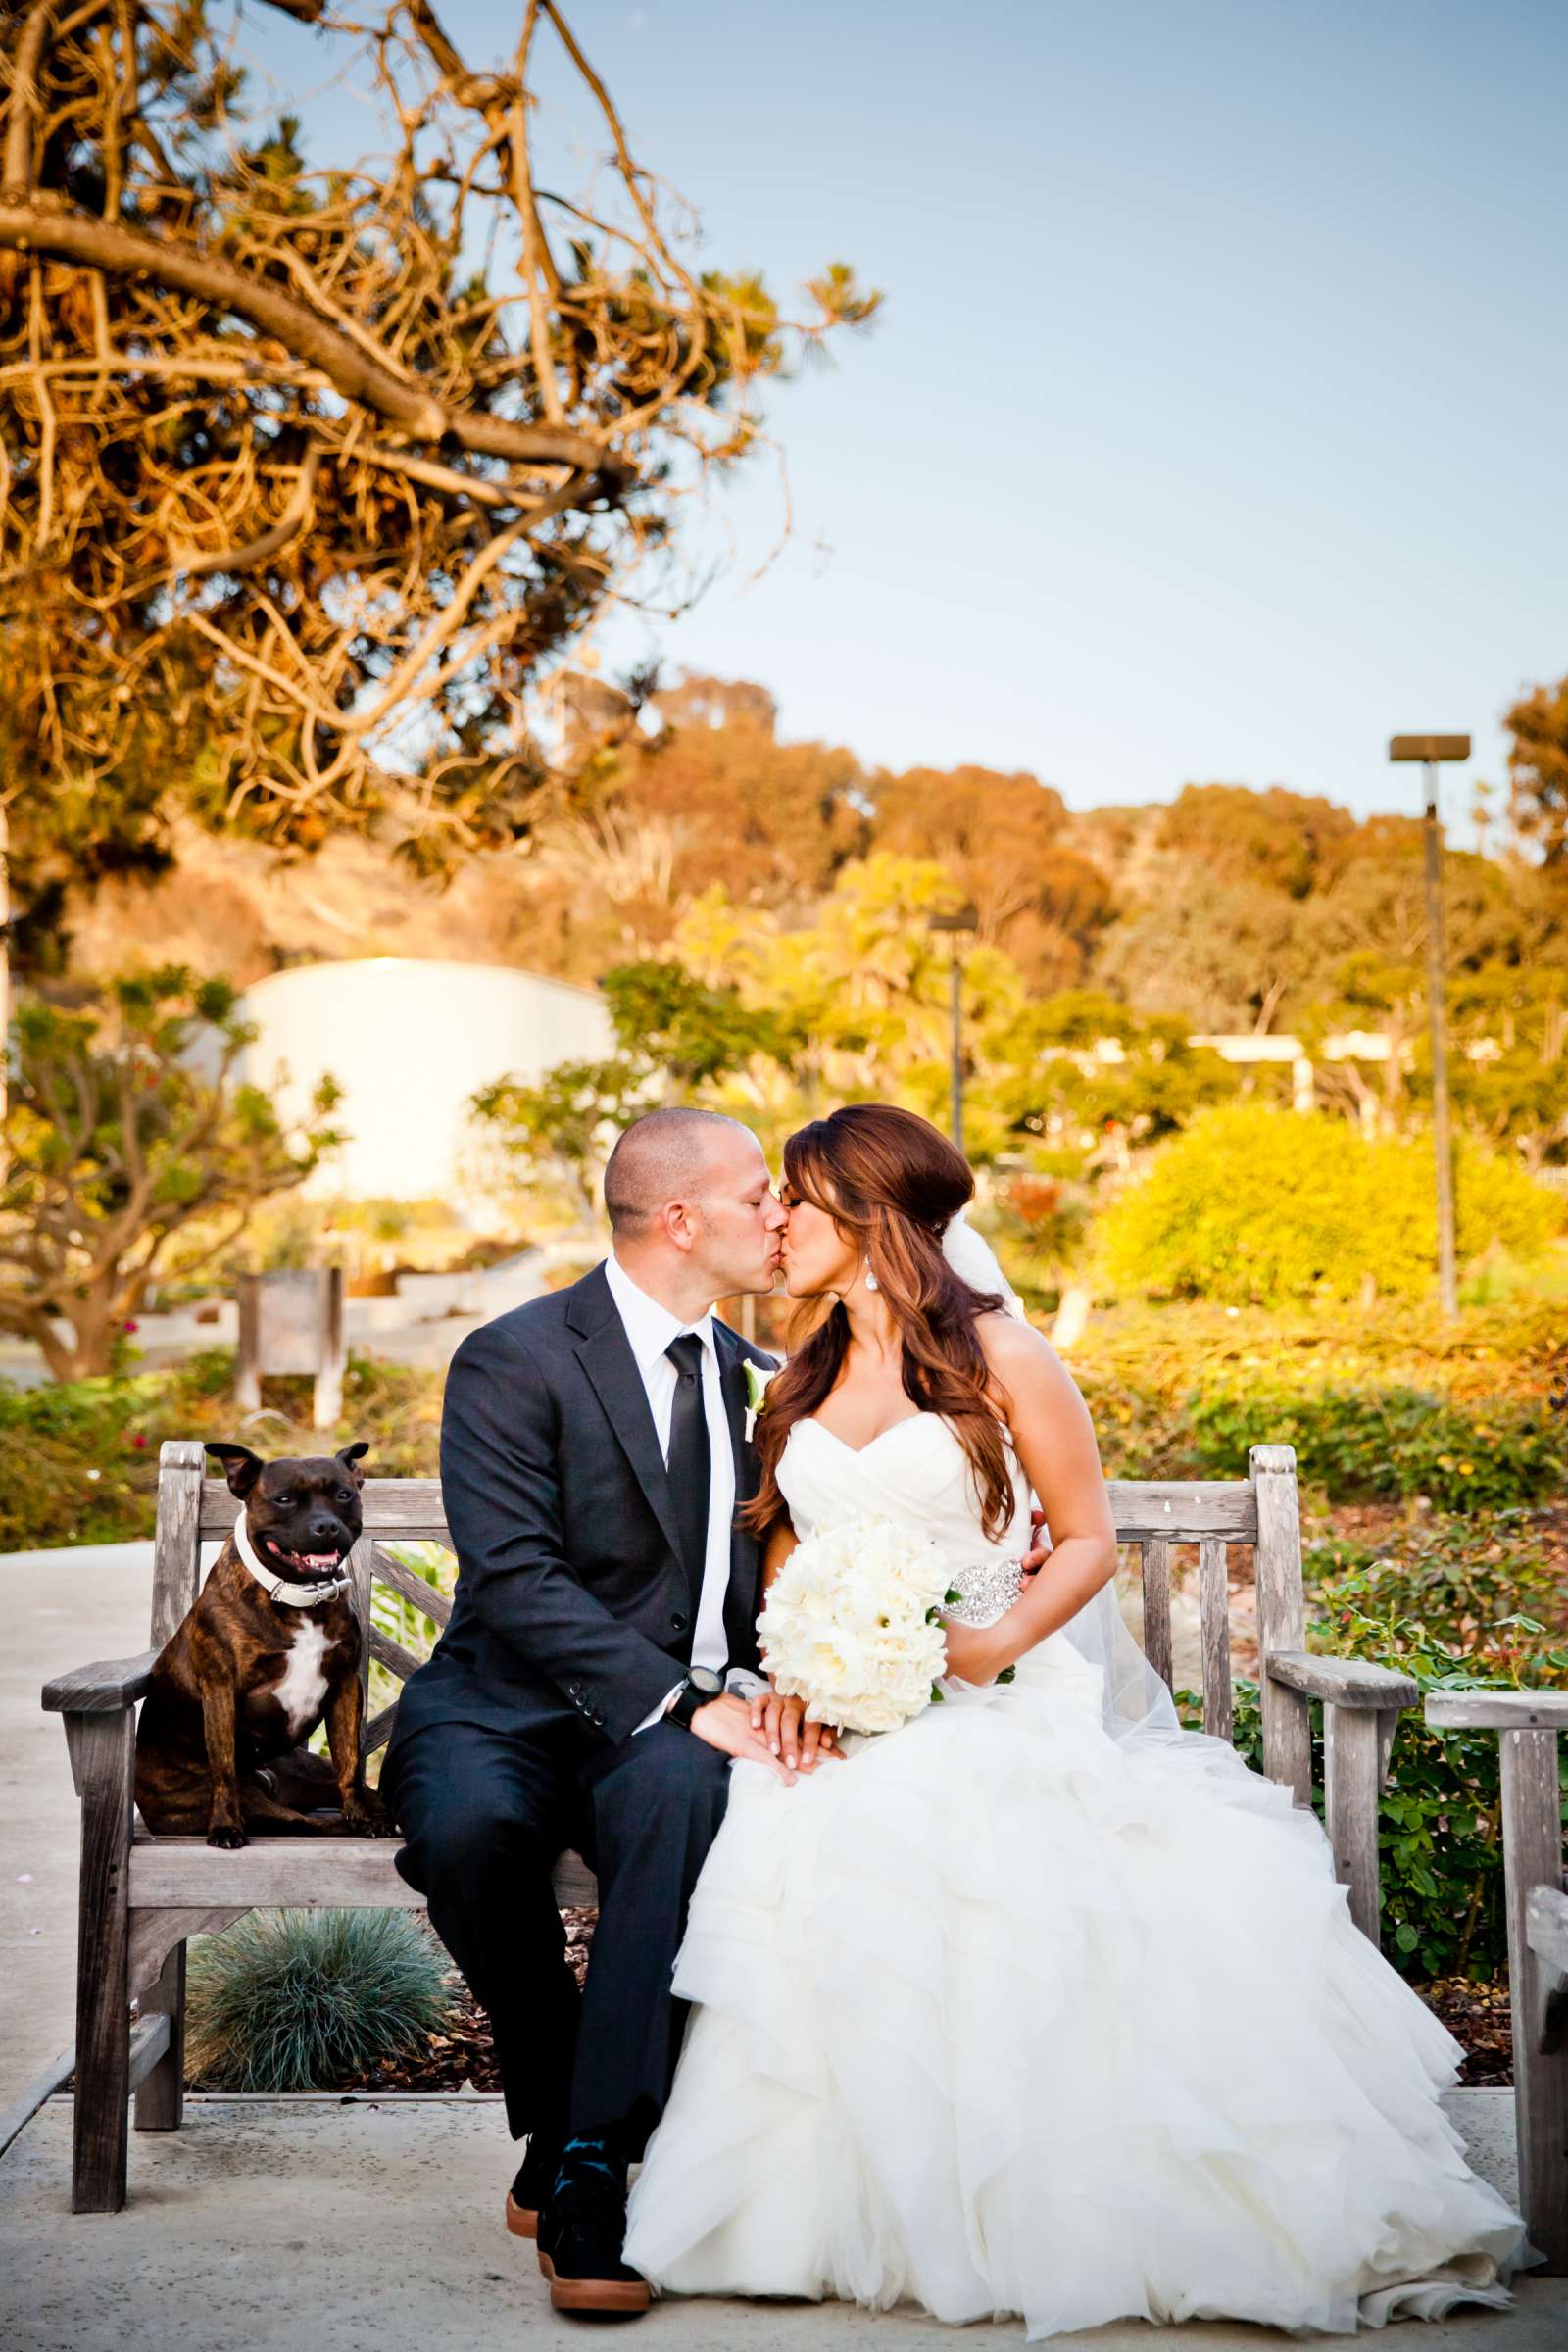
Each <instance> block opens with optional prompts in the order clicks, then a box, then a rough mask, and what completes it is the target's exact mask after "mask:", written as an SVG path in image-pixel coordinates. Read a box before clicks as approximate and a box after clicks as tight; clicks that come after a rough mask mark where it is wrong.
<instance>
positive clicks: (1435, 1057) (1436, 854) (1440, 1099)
mask: <svg viewBox="0 0 1568 2352" xmlns="http://www.w3.org/2000/svg"><path fill="white" fill-rule="evenodd" d="M1469 757H1470V738H1469V736H1468V735H1396V736H1395V737H1394V738H1393V739H1392V741H1391V742H1390V744H1389V758H1390V760H1395V761H1399V760H1420V762H1421V764H1422V766H1423V767H1424V768H1425V769H1426V815H1425V818H1424V821H1423V824H1422V848H1423V851H1424V853H1425V860H1426V894H1427V1019H1428V1024H1429V1028H1430V1033H1431V1038H1432V1149H1433V1151H1434V1152H1435V1153H1436V1155H1437V1163H1438V1287H1439V1292H1440V1295H1441V1298H1442V1301H1443V1311H1444V1313H1445V1314H1446V1315H1456V1314H1457V1313H1458V1311H1459V1287H1458V1277H1457V1273H1456V1270H1455V1266H1454V1248H1453V1146H1452V1141H1451V1138H1450V1135H1449V1128H1448V1035H1447V1019H1446V1006H1445V1001H1444V1000H1445V994H1446V957H1445V955H1444V939H1443V826H1442V823H1441V822H1440V820H1439V816H1438V769H1439V767H1440V766H1441V765H1442V764H1443V763H1444V762H1445V761H1448V760H1468V759H1469Z"/></svg>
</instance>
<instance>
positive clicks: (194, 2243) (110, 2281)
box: [0, 2091, 1568, 2352]
mask: <svg viewBox="0 0 1568 2352" xmlns="http://www.w3.org/2000/svg"><path fill="white" fill-rule="evenodd" d="M1456 2096H1457V2098H1458V2100H1459V2101H1460V2103H1461V2107H1462V2109H1463V2111H1464V2112H1463V2115H1462V2125H1463V2128H1464V2129H1465V2131H1467V2133H1468V2134H1469V2135H1470V2137H1471V2139H1472V2144H1473V2146H1474V2148H1475V2152H1476V2156H1477V2161H1478V2163H1481V2164H1483V2166H1484V2167H1485V2169H1486V2170H1487V2171H1488V2172H1489V2173H1490V2174H1491V2176H1492V2178H1494V2179H1495V2180H1497V2182H1498V2185H1499V2186H1503V2187H1508V2186H1511V2171H1512V2148H1511V2140H1512V2133H1511V2128H1510V2126H1509V2120H1508V2097H1507V2094H1506V2092H1497V2091H1469V2092H1460V2093H1457V2094H1456ZM1455 2112H1456V2113H1459V2112H1460V2110H1459V2109H1456V2110H1455ZM186 2115H187V2122H186V2125H185V2128H184V2130H183V2131H178V2132H172V2133H163V2134H159V2135H156V2136H154V2135H152V2134H147V2135H144V2136H139V2137H133V2139H132V2141H131V2155H130V2179H131V2202H130V2204H129V2205H128V2206H127V2207H126V2209H125V2211H124V2212H123V2213H122V2214H116V2215H77V2216H74V2217H73V2216H72V2214H71V2213H70V2211H69V2203H70V2188H69V2183H70V2154H71V2103H70V2101H69V2100H66V2099H54V2100H51V2101H50V2103H49V2105H48V2106H47V2107H46V2108H44V2109H43V2111H42V2112H41V2113H40V2114H39V2115H38V2116H37V2117H35V2118H34V2120H33V2122H32V2123H31V2124H30V2125H29V2126H28V2128H27V2130H26V2131H25V2132H24V2133H23V2134H22V2136H21V2138H20V2139H19V2140H17V2141H16V2142H15V2143H14V2145H13V2147H12V2149H11V2151H10V2154H9V2155H8V2156H6V2157H5V2158H4V2159H3V2160H0V2343H3V2344H4V2345H5V2346H6V2347H7V2352H141V2347H143V2346H147V2347H149V2348H151V2347H153V2346H158V2347H162V2346H163V2345H164V2344H166V2343H177V2342H181V2341H185V2342H190V2343H194V2344H212V2343H221V2344H231V2345H237V2346H242V2347H243V2348H244V2352H413V2348H415V2347H418V2352H425V2347H434V2346H438V2345H445V2344H461V2345H462V2346H463V2348H464V2352H516V2347H517V2345H518V2344H519V2343H533V2342H537V2343H539V2344H540V2345H544V2344H546V2343H557V2344H561V2343H566V2342H569V2341H570V2340H572V2339H571V2336H570V2331H569V2325H568V2323H565V2322H563V2321H560V2320H558V2319H556V2318H555V2316H554V2315H553V2314H552V2312H551V2310H550V2308H549V2303H548V2299H547V2294H546V2290H545V2287H544V2283H543V2281H542V2280H541V2278H540V2277H539V2274H538V2271H537V2269H536V2267H535V2260H534V2254H533V2249H532V2247H531V2246H528V2245H525V2244H523V2243H522V2242H521V2241H520V2240H518V2239H516V2238H512V2237H509V2236H508V2235H507V2234H506V2232H505V2230H504V2229H502V2227H501V2215H500V2206H501V2198H502V2192H503V2189H504V2186H505V2183H506V2181H507V2180H508V2178H509V2176H510V2173H511V2169H512V2153H511V2145H510V2142H509V2141H508V2139H507V2136H506V2127H505V2124H504V2122H503V2119H502V2116H501V2113H500V2106H499V2102H498V2101H495V2100H490V2099H475V2098H466V2099H462V2098H460V2099H419V2100H415V2099H406V2100H394V2101H385V2102H378V2101H377V2102H372V2101H368V2100H367V2101H363V2102H351V2103H348V2104H345V2103H343V2102H342V2101H339V2100H332V2099H291V2100H279V2099H219V2098H212V2099H194V2100H192V2101H191V2102H190V2103H189V2105H188V2106H187V2109H186ZM1154 2333H1155V2331H1153V2330H1152V2329H1150V2328H1148V2327H1133V2326H1128V2327H1107V2328H1101V2329H1098V2330H1096V2331H1095V2333H1094V2334H1093V2335H1089V2336H1082V2337H1073V2338H1067V2339H1058V2341H1065V2342H1068V2343H1075V2344H1081V2345H1085V2346H1088V2345H1093V2346H1095V2347H1097V2352H1149V2348H1150V2347H1151V2346H1152V2345H1153V2343H1154ZM1158 2333H1159V2334H1160V2335H1161V2336H1162V2337H1163V2339H1164V2343H1165V2345H1166V2347H1167V2348H1168V2352H1248V2348H1249V2347H1251V2348H1252V2352H1267V2348H1268V2347H1270V2346H1278V2347H1279V2352H1286V2347H1287V2346H1290V2345H1292V2344H1293V2343H1294V2342H1295V2339H1294V2338H1291V2337H1287V2336H1283V2335H1276V2334H1275V2333H1274V2332H1273V2331H1272V2330H1265V2329H1261V2328H1254V2327H1215V2326H1206V2325H1199V2324H1193V2325H1190V2326H1188V2327H1182V2328H1180V2329H1179V2330H1178V2329H1160V2330H1159V2331H1158ZM636 2341H637V2342H638V2343H639V2344H646V2345H648V2346H649V2347H650V2352H654V2348H656V2347H658V2346H660V2345H663V2346H666V2347H675V2346H679V2347H680V2348H681V2352H709V2348H710V2347H712V2348H715V2352H716V2348H717V2347H723V2348H724V2352H731V2348H733V2352H807V2348H808V2347H813V2348H814V2347H817V2346H823V2345H828V2346H839V2347H845V2348H846V2352H848V2348H849V2347H858V2352H934V2348H935V2347H937V2346H942V2347H945V2352H960V2348H961V2352H968V2348H969V2347H973V2348H974V2352H992V2348H993V2347H1000V2346H1003V2345H1005V2346H1007V2347H1008V2348H1009V2352H1018V2348H1020V2347H1021V2346H1022V2341H1023V2337H1022V2331H1021V2329H1020V2328H1019V2327H1017V2326H1016V2324H1003V2323H990V2324H986V2325H983V2326H978V2327H968V2328H965V2329H964V2330H963V2332H962V2334H961V2335H956V2334H955V2333H954V2331H953V2330H952V2329H951V2328H946V2327H939V2326H938V2325H937V2323H936V2322H934V2321H931V2320H927V2319H924V2318H922V2317H920V2316H919V2315H918V2314H917V2313H914V2312H911V2311H906V2310H899V2311H893V2312H885V2313H880V2314H874V2313H870V2312H862V2311H858V2310H855V2309H853V2308H847V2307H844V2306H842V2305H833V2306H828V2307H823V2306H819V2305H815V2304H766V2303H757V2304H747V2303H739V2302H692V2303H682V2302H670V2303H664V2304H660V2305H656V2307H655V2309H654V2311H653V2313H652V2314H651V2315H650V2317H649V2318H648V2319H647V2320H646V2321H645V2322H643V2323H642V2324H641V2325H640V2327H639V2328H638V2331H637V2335H636ZM1398 2341H1399V2343H1400V2345H1401V2346H1402V2347H1403V2348H1404V2352H1562V2347H1563V2345H1564V2343H1565V2342H1568V2279H1560V2278H1559V2279H1543V2280H1537V2281H1530V2280H1528V2279H1527V2280H1523V2281H1521V2283H1520V2288H1519V2297H1518V2303H1517V2306H1516V2308H1515V2309H1514V2310H1513V2311H1512V2312H1509V2313H1496V2312H1485V2311H1482V2312H1468V2313H1460V2314H1457V2315H1456V2316H1455V2317H1453V2318H1451V2319H1449V2320H1447V2321H1446V2322H1444V2323H1443V2324H1441V2325H1435V2326H1432V2327H1420V2328H1417V2327H1411V2328H1410V2329H1409V2330H1408V2331H1406V2330H1405V2329H1402V2328H1401V2329H1400V2331H1399V2337H1398Z"/></svg>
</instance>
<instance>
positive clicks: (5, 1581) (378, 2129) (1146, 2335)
mask: <svg viewBox="0 0 1568 2352" xmlns="http://www.w3.org/2000/svg"><path fill="white" fill-rule="evenodd" d="M214 1548H216V1547H209V1550H210V1551H211V1550H212V1549H214ZM151 1561H152V1546H151V1544H113V1545H103V1546H95V1547H84V1548H82V1549H79V1550H74V1551H49V1552H21V1553H11V1554H6V1555H0V1606H3V1608H4V1610H5V1622H6V1626H7V1632H8V1636H9V1639H8V1642H7V1643H6V1647H5V1651H4V1655H3V1657H0V2109H4V2108H5V2107H6V2106H8V2105H9V2104H10V2102H11V2101H12V2100H13V2099H15V2098H16V2097H18V2096H19V2095H20V2094H21V2092H22V2091H23V2090H24V2089H25V2087H26V2086H27V2084H28V2083H29V2082H32V2080H33V2079H34V2078H35V2077H36V2076H37V2075H39V2074H40V2073H41V2072H42V2070H43V2069H44V2067H45V2066H46V2065H47V2064H48V2062H49V2061H50V2060H51V2059H52V2058H53V2057H55V2056H56V2054H57V2053H58V2052H59V2051H61V2050H62V2049H64V2048H66V2047H67V2046H68V2045H69V2044H70V2042H71V2040H72V2038H73V2030H74V2021H73V2002H74V1984H75V1883H76V1845H77V1812H76V1802H75V1796H74V1793H73V1789H72V1785H71V1774H70V1770H69V1767H68V1764H67V1761H66V1745H65V1739H64V1736H63V1734H62V1732H61V1729H60V1724H59V1722H58V1720H57V1719H56V1718H55V1717H53V1716H46V1715H44V1714H43V1713H42V1711H41V1710H40V1708H39V1706H38V1691H39V1687H40V1685H41V1684H42V1683H43V1682H44V1681H45V1679H46V1678H47V1677H48V1676H49V1675H50V1674H52V1673H56V1672H58V1671H60V1670H61V1669H63V1668H65V1667H69V1666H75V1665H81V1664H83V1663H85V1661H86V1660H87V1659H89V1658H95V1657H117V1656H123V1655H126V1654H128V1653H130V1652H133V1651H135V1650H138V1649H140V1648H142V1647H143V1646H144V1644H145V1642H146V1639H147V1615H148V1606H149V1601H150V1596H151ZM186 2112H187V2118H188V2121H187V2125H186V2128H185V2130H183V2131H179V2132H176V2133H170V2134H150V2133H149V2134H145V2135H134V2136H133V2137H132V2141H131V2153H130V2183H131V2203H130V2205H129V2206H128V2207H127V2209H126V2211H125V2212H124V2213H123V2214H121V2215H118V2216H75V2217H73V2216H72V2214H71V2212H70V2177H71V2102H70V2100H69V2099H62V2098H56V2099H52V2100H50V2101H49V2103H48V2104H47V2106H45V2107H44V2108H43V2109H42V2110H41V2112H40V2113H39V2114H38V2115H37V2116H35V2117H34V2119H33V2121H32V2122H31V2123H30V2124H29V2125H28V2126H27V2127H26V2129H25V2131H23V2132H22V2134H21V2136H20V2137H19V2138H18V2139H17V2140H16V2141H15V2142H14V2143H13V2145H12V2147H11V2149H10V2151H9V2153H8V2154H7V2155H6V2156H4V2157H3V2158H0V2347H3V2352H126V2347H131V2348H136V2347H140V2346H142V2345H147V2346H149V2347H151V2346H153V2345H155V2344H156V2345H159V2346H161V2345H162V2344H163V2343H164V2342H166V2341H168V2340H170V2339H172V2338H175V2337H177V2336H178V2335H179V2334H180V2333H181V2332H182V2331H188V2332H189V2333H190V2335H191V2337H192V2339H193V2340H194V2341H196V2342H198V2343H207V2342H211V2341H214V2340H221V2341H223V2342H226V2343H234V2344H238V2345H241V2346H243V2347H245V2352H273V2347H275V2348H276V2352H401V2348H402V2347H405V2346H408V2347H414V2346H418V2347H420V2352H423V2347H424V2346H425V2345H427V2344H433V2343H436V2342H445V2341H446V2340H448V2339H449V2338H451V2337H452V2336H453V2335H454V2333H456V2334H457V2336H458V2337H459V2339H460V2340H461V2341H462V2342H463V2343H464V2345H465V2347H466V2352H490V2348H491V2347H492V2346H493V2347H495V2348H496V2352H501V2347H503V2346H505V2347H507V2348H508V2352H512V2348H513V2347H515V2344H516V2342H517V2340H518V2336H519V2333H520V2334H522V2335H523V2336H524V2337H526V2336H528V2335H530V2334H533V2335H537V2336H538V2338H539V2339H540V2341H541V2342H543V2341H544V2340H545V2339H546V2338H547V2337H548V2338H550V2339H551V2340H555V2341H559V2340H561V2332H562V2323H559V2322H557V2321H556V2320H555V2319H554V2317H553V2315H552V2314H551V2312H550V2310H549V2306H548V2302H547V2300H546V2297H545V2293H544V2290H543V2287H542V2285H541V2282H540V2280H539V2277H538V2273H537V2271H536V2269H535V2268H534V2264H533V2257H532V2253H531V2250H530V2249H528V2248H526V2247H524V2246H522V2245H520V2244H519V2243H518V2242H517V2241H516V2240H515V2239H512V2238H509V2237H508V2236H507V2235H506V2234H505V2232H504V2231H503V2230H502V2229H501V2228H500V2227H499V2223H498V2220H497V2214H498V2209H499V2204H500V2198H501V2193H502V2190H503V2188H504V2186H505V2183H506V2181H507V2180H508V2178H509V2177H510V2173H511V2170H512V2162H513V2159H512V2154H511V2148H510V2143H509V2142H508V2140H507V2137H506V2131H505V2127H504V2124H503V2121H502V2117H501V2113H500V2107H499V2102H497V2101H494V2100H490V2099H476V2098H467V2099H420V2100H390V2101H369V2100H356V2101H348V2102H345V2101H342V2100H339V2099H319V2100H317V2099H310V2100H306V2099H292V2100H254V2099H252V2100H244V2099H219V2098H196V2099H192V2100H191V2101H190V2102H189V2104H188V2106H187V2110H186ZM1451 2112H1452V2113H1453V2115H1454V2118H1455V2120H1456V2122H1457V2123H1458V2124H1459V2127H1460V2129H1461V2131H1463V2132H1464V2133H1465V2136H1466V2138H1467V2141H1468V2142H1469V2144H1470V2147H1471V2151H1472V2155H1473V2157H1474V2160H1475V2162H1476V2164H1477V2166H1478V2169H1480V2170H1481V2171H1483V2172H1484V2173H1485V2174H1486V2175H1487V2177H1488V2178H1489V2179H1491V2180H1495V2182H1496V2184H1497V2186H1498V2187H1499V2188H1501V2189H1502V2190H1503V2192H1504V2193H1505V2194H1508V2195H1510V2196H1511V2195H1512V2193H1513V2126H1512V2103H1511V2099H1510V2096H1509V2094H1508V2093H1507V2092H1498V2091H1485V2090H1474V2091H1458V2092H1455V2093H1453V2094H1452V2101H1451ZM825 2333H826V2334H830V2336H831V2340H832V2341H833V2342H834V2343H835V2344H843V2345H846V2346H848V2345H852V2344H853V2345H858V2346H861V2347H865V2348H866V2352H870V2348H871V2347H873V2346H874V2347H876V2352H906V2347H910V2348H913V2347H923V2346H936V2345H938V2344H941V2345H946V2346H949V2347H952V2346H953V2345H954V2343H955V2340H956V2339H955V2338H954V2336H953V2335H952V2333H951V2331H950V2330H948V2329H945V2328H941V2327H937V2326H936V2324H935V2323H934V2322H930V2321H926V2320H922V2319H920V2318H919V2317H918V2316H917V2315H915V2314H913V2313H909V2312H904V2311H900V2312H894V2313H889V2314H884V2315H880V2316H876V2315H872V2314H869V2313H864V2312H858V2311H854V2310H844V2309H839V2308H834V2309H833V2310H832V2312H831V2314H828V2313H825V2312H824V2311H822V2310H821V2309H819V2308H817V2307H815V2306H805V2305H747V2304H740V2303H702V2304H670V2305H666V2306H663V2307H662V2308H660V2309H658V2310H656V2311H655V2313H654V2314H653V2315H652V2317H651V2319H650V2320H649V2321H648V2322H647V2323H645V2325H644V2327H643V2330H642V2335H641V2337H640V2338H639V2340H647V2341H649V2342H650V2343H658V2342H660V2341H662V2342H665V2343H668V2344H671V2345H673V2344H675V2343H679V2344H681V2345H682V2346H683V2347H684V2346H690V2347H694V2348H702V2347H708V2346H720V2345H722V2346H726V2347H727V2346H731V2345H733V2346H735V2347H736V2348H737V2352H773V2348H774V2347H780V2348H783V2347H790V2348H793V2347H796V2346H800V2347H803V2348H804V2347H806V2346H808V2345H816V2344H819V2343H820V2342H821V2341H822V2340H823V2337H824V2334H825ZM1084 2340H1085V2341H1090V2340H1092V2341H1093V2342H1094V2343H1095V2344H1096V2345H1097V2346H1100V2347H1103V2352H1131V2347H1133V2346H1134V2345H1139V2346H1147V2345H1148V2344H1150V2343H1151V2342H1152V2334H1151V2331H1150V2330H1148V2329H1144V2328H1138V2329H1134V2328H1130V2327H1128V2328H1112V2329H1104V2330H1101V2331H1100V2332H1099V2333H1098V2334H1097V2335H1096V2336H1095V2337H1094V2338H1093V2339H1084ZM1287 2340H1288V2339H1286V2338H1283V2337H1281V2338H1275V2337H1273V2336H1271V2335H1268V2334H1265V2333H1263V2332H1262V2331H1259V2330H1256V2329H1251V2328H1240V2327H1184V2328H1183V2329H1182V2330H1181V2331H1180V2334H1179V2336H1178V2335H1176V2334H1175V2333H1174V2332H1171V2333H1170V2335H1169V2342H1170V2345H1171V2347H1172V2352H1242V2348H1243V2347H1245V2346H1247V2345H1254V2346H1256V2345H1267V2344H1270V2343H1274V2342H1278V2343H1279V2344H1280V2345H1281V2346H1282V2347H1283V2346H1284V2345H1285V2343H1286V2342H1287ZM1401 2340H1402V2341H1404V2342H1406V2343H1407V2344H1408V2346H1409V2352H1416V2347H1417V2345H1418V2344H1419V2346H1420V2352H1562V2348H1563V2346H1564V2345H1565V2344H1568V2280H1562V2279H1558V2280H1536V2281H1531V2280H1528V2279H1526V2280H1524V2281H1522V2282H1521V2286H1520V2293H1519V2304H1518V2308H1517V2310H1516V2311H1515V2312H1513V2313H1512V2314H1509V2315H1507V2316H1506V2317H1499V2316H1497V2315H1495V2314H1490V2313H1476V2314H1471V2315H1461V2316H1460V2317H1459V2318H1457V2319H1455V2320H1451V2321H1449V2322H1447V2323H1446V2324H1444V2325H1443V2326H1441V2327H1433V2328H1430V2329H1426V2330H1423V2331H1422V2333H1421V2334H1420V2336H1419V2337H1416V2336H1414V2335H1411V2336H1409V2337H1406V2338H1402V2339H1401ZM961 2341H962V2342H963V2344H965V2345H970V2344H972V2345H975V2346H976V2347H990V2346H994V2345H1003V2344H1005V2345H1009V2346H1013V2345H1017V2344H1019V2343H1020V2342H1021V2337H1020V2334H1019V2331H1018V2329H1017V2328H1016V2327H1010V2326H986V2327H974V2328H970V2329H966V2330H965V2332H964V2335H963V2337H962V2339H961Z"/></svg>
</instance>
